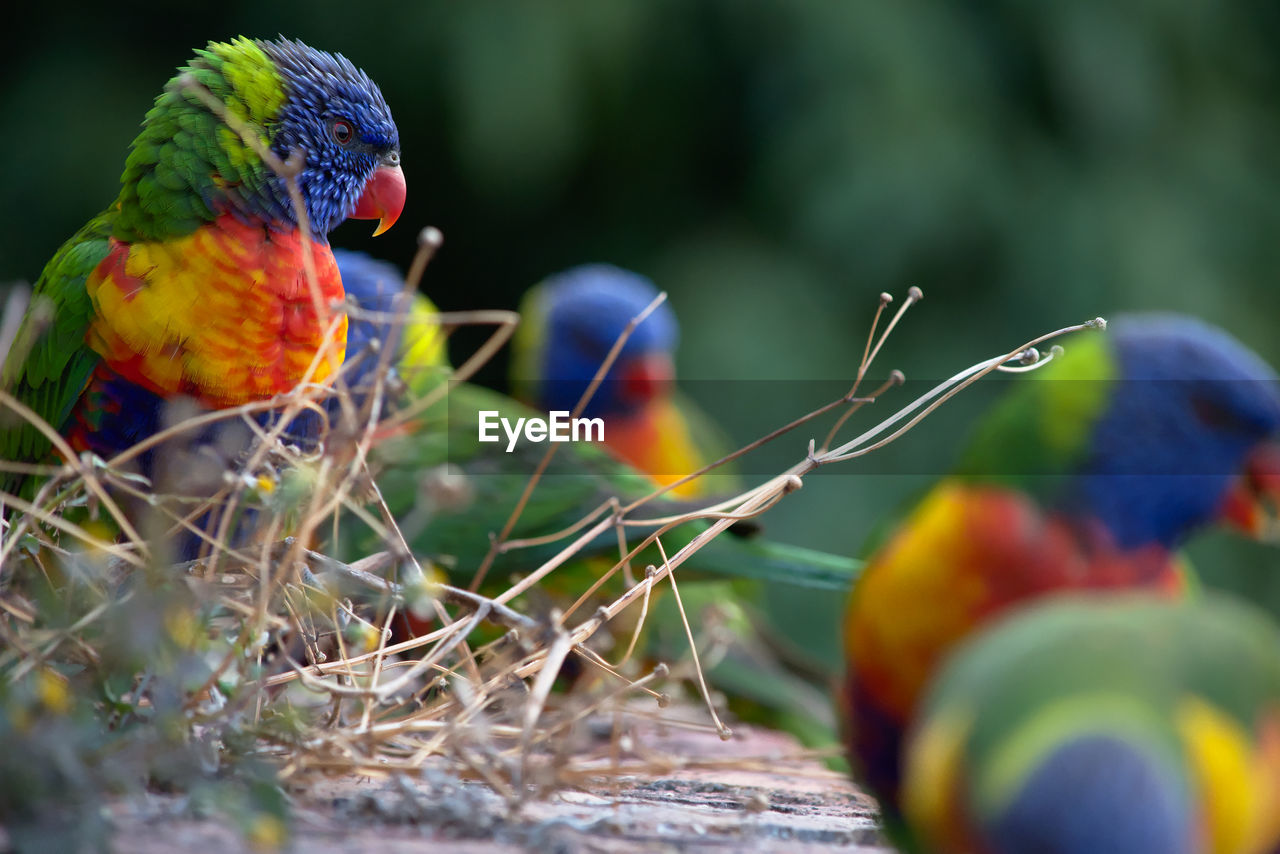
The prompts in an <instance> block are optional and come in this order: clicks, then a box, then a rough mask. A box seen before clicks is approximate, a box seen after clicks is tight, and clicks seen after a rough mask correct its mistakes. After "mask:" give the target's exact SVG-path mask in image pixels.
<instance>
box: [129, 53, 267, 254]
mask: <svg viewBox="0 0 1280 854" xmlns="http://www.w3.org/2000/svg"><path fill="white" fill-rule="evenodd" d="M187 80H189V81H191V82H192V83H194V84H198V85H199V86H202V87H204V88H205V89H207V90H208V92H209V93H210V94H212V95H213V97H214V98H215V99H216V100H217V101H218V102H220V103H222V104H223V105H225V107H226V111H227V113H228V114H230V115H231V116H233V117H234V118H235V119H239V120H240V121H241V122H242V123H244V125H245V126H246V127H248V128H251V129H253V130H255V131H257V132H259V137H258V138H259V141H260V142H261V143H262V145H263V146H264V147H269V146H270V145H271V140H270V139H268V138H267V137H266V136H265V135H262V129H263V128H265V127H268V126H269V125H270V124H271V122H272V121H273V120H274V119H275V118H276V116H277V114H278V113H279V111H280V108H281V106H282V105H283V103H284V100H285V91H284V83H283V81H282V79H281V77H280V74H279V72H278V71H277V70H276V68H275V65H274V64H273V63H272V62H271V60H270V59H269V58H268V57H267V55H266V54H265V53H263V51H262V48H261V47H259V46H258V44H257V43H256V42H254V41H253V40H252V39H247V38H243V37H241V38H236V39H233V40H232V41H230V42H226V43H219V42H212V43H210V44H209V46H208V47H207V48H205V49H204V50H197V51H196V58H195V59H194V60H193V61H192V62H191V63H190V64H189V65H187V66H185V67H183V68H181V69H179V72H178V75H177V76H176V77H174V78H173V80H171V81H170V82H169V85H168V86H166V87H165V90H164V92H163V93H161V95H160V96H159V97H158V98H156V103H155V106H153V107H152V108H151V109H150V110H149V111H148V112H147V117H146V119H145V121H144V123H143V127H142V132H141V133H140V134H139V135H138V137H137V139H135V140H134V142H133V146H132V148H131V149H130V151H129V157H128V159H127V160H126V161H125V168H124V174H123V175H122V176H121V179H120V180H121V184H122V187H121V190H120V197H119V199H118V200H117V206H118V210H119V213H118V215H116V216H115V217H114V221H113V225H112V227H113V236H114V237H115V238H117V239H119V240H123V241H126V242H134V241H137V240H167V239H169V238H173V237H179V236H182V235H186V234H190V233H191V232H193V231H195V230H196V229H197V228H199V227H200V226H201V225H203V224H204V223H206V222H211V221H213V219H214V218H215V216H216V212H215V211H214V210H213V209H212V207H211V206H210V204H209V200H210V199H212V198H214V197H216V196H217V195H218V191H219V190H221V189H222V188H227V187H237V188H241V189H240V190H239V192H240V193H241V194H242V195H244V196H253V195H258V194H260V193H261V192H262V190H263V187H264V185H265V183H266V181H267V180H268V178H269V176H270V175H271V173H270V170H269V169H268V167H267V166H266V164H265V163H263V162H262V160H261V158H260V157H259V156H258V154H257V153H256V152H255V151H253V149H252V148H251V147H250V146H249V144H248V143H247V142H246V141H245V140H244V138H243V137H242V136H241V135H240V133H238V132H237V131H236V130H233V129H232V128H231V127H228V125H227V124H226V123H225V122H223V121H222V119H221V118H219V116H218V115H217V114H215V113H214V112H213V111H212V110H210V109H209V107H208V106H207V105H206V104H205V103H204V102H203V101H202V100H201V99H200V97H199V95H198V94H197V93H196V92H195V91H193V89H192V88H191V87H189V86H185V85H184V82H185V81H187Z"/></svg>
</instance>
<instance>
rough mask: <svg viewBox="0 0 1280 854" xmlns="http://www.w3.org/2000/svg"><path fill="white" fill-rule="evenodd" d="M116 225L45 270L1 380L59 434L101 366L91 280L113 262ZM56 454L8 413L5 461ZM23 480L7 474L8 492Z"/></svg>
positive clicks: (2, 426)
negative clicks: (92, 338) (91, 335)
mask: <svg viewBox="0 0 1280 854" xmlns="http://www.w3.org/2000/svg"><path fill="white" fill-rule="evenodd" d="M111 224H112V216H111V213H110V212H107V213H104V214H102V215H100V216H98V217H96V218H95V219H93V220H91V221H90V222H89V223H88V224H87V225H85V226H84V227H83V228H82V229H80V231H79V232H77V233H76V235H75V236H74V237H72V238H71V239H70V240H68V241H67V242H66V243H64V244H63V245H62V247H61V248H60V249H59V250H58V252H57V254H55V255H54V256H53V258H52V259H51V260H50V261H49V263H48V265H46V266H45V268H44V272H43V273H41V275H40V279H39V280H38V281H37V282H36V287H35V292H34V294H33V296H32V301H31V305H30V307H29V308H28V309H27V315H26V317H24V318H23V322H22V326H21V328H20V332H19V335H18V340H17V341H16V342H15V343H14V347H13V351H12V352H11V353H10V354H9V357H8V358H7V359H6V360H5V363H4V369H3V374H0V385H3V387H4V388H5V390H7V391H8V392H9V393H10V394H12V395H13V396H14V397H16V398H17V399H18V400H19V401H20V402H21V403H23V404H25V405H27V406H29V407H30V408H31V409H33V410H35V412H36V414H38V415H39V416H40V417H41V418H43V419H44V420H45V421H47V422H49V424H50V425H52V426H53V428H54V429H55V430H59V431H61V430H63V428H64V427H65V426H66V424H67V421H68V419H69V418H70V416H71V410H72V407H73V406H74V405H75V402H76V401H77V400H78V399H79V397H80V394H81V392H83V391H84V387H85V385H86V384H87V383H88V381H89V377H90V375H91V374H92V373H93V369H94V366H95V365H97V363H98V355H97V354H96V353H95V352H93V350H91V349H90V348H89V346H88V344H86V343H85V334H86V333H87V332H88V329H89V324H90V321H91V319H92V316H93V305H92V304H91V302H90V300H89V295H88V293H87V292H86V291H85V279H87V278H88V276H89V274H90V273H91V272H92V271H93V269H94V268H95V267H96V266H97V265H98V264H99V263H100V262H101V261H102V259H103V258H105V257H106V256H107V252H108V248H109V246H108V238H109V237H110V234H111ZM51 448H52V444H51V443H50V441H49V440H48V439H47V438H46V437H45V436H44V435H43V434H42V433H41V432H40V431H39V430H38V429H36V428H35V427H34V426H32V425H31V424H29V423H28V422H26V421H25V420H24V419H21V418H20V417H18V416H17V414H16V413H13V412H0V455H3V457H4V459H6V460H19V461H24V462H38V461H40V460H43V459H45V458H46V457H47V456H48V454H49V452H50V450H51ZM22 481H23V478H22V477H21V476H20V475H14V474H11V473H0V488H2V489H3V490H4V491H6V492H12V491H14V490H15V489H17V488H19V486H20V484H21V483H22Z"/></svg>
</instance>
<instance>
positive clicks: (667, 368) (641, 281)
mask: <svg viewBox="0 0 1280 854" xmlns="http://www.w3.org/2000/svg"><path fill="white" fill-rule="evenodd" d="M657 296H658V289H657V287H655V286H654V284H653V282H651V281H650V280H649V279H647V278H645V277H644V276H641V275H639V274H637V273H632V272H630V271H627V270H623V269H620V268H618V267H614V266H612V265H609V264H584V265H582V266H579V267H573V268H572V269H569V270H565V271H564V272H562V273H557V274H556V275H554V276H551V277H549V278H548V279H546V280H545V281H543V282H542V283H540V284H538V285H536V286H535V287H533V288H531V289H530V290H529V292H528V293H527V294H526V295H525V297H524V299H523V300H522V301H521V304H520V327H519V328H518V329H517V331H516V336H515V339H514V341H513V343H512V347H513V355H512V366H511V383H512V389H513V391H514V393H515V395H516V397H517V398H518V399H519V400H521V401H522V402H523V403H525V404H527V405H529V406H531V407H533V408H534V409H538V410H542V411H544V412H550V411H554V410H562V411H572V410H573V408H574V406H575V405H576V404H577V402H578V399H579V398H580V397H581V396H582V393H583V392H584V391H585V390H586V389H587V386H588V384H589V383H590V381H591V379H592V378H593V377H594V376H595V374H596V371H597V370H598V369H599V367H600V365H601V364H602V363H603V362H604V360H605V356H606V355H607V354H608V352H609V350H610V348H611V347H613V345H614V342H615V341H616V340H617V339H618V337H619V336H620V335H621V334H622V332H623V330H624V329H625V328H626V326H627V323H628V322H629V321H630V320H631V319H632V318H634V317H636V316H637V315H638V314H640V312H641V311H643V310H644V309H645V307H646V306H648V305H649V304H650V303H651V302H653V300H654V298H656V297H657ZM678 338H679V326H678V324H677V321H676V316H675V312H674V311H673V310H672V309H671V306H670V304H669V303H667V302H663V303H662V304H660V305H659V306H658V307H657V308H656V309H655V310H654V311H653V312H652V313H651V314H650V315H649V316H648V317H646V318H645V319H644V321H643V322H641V323H640V324H639V325H638V326H637V327H636V329H635V330H634V331H633V332H632V334H631V336H630V337H629V338H628V339H627V342H626V344H625V345H624V346H623V349H622V351H621V353H620V354H619V355H618V358H617V360H616V361H615V362H614V364H613V367H612V368H611V369H610V371H609V373H608V375H607V376H606V377H605V380H604V382H602V383H601V384H600V387H599V388H598V389H597V390H596V392H595V394H594V395H593V396H592V398H591V400H590V402H589V403H588V404H587V406H586V408H585V409H584V410H583V413H582V414H583V416H584V417H588V418H601V419H603V421H604V425H605V428H604V441H605V445H606V446H607V447H608V448H609V450H610V451H612V452H613V453H614V454H615V455H616V456H617V457H619V458H620V459H622V460H624V461H625V462H627V463H629V464H631V465H632V466H634V467H635V468H636V469H638V470H640V471H642V472H644V473H646V474H648V475H649V476H650V477H652V478H653V479H654V480H656V481H657V482H658V483H661V484H667V483H671V482H673V481H676V480H679V479H680V478H682V477H684V476H685V475H687V474H690V473H691V472H694V471H697V470H698V469H699V468H701V467H702V466H704V465H706V464H707V463H710V462H714V461H715V460H717V459H719V458H720V457H722V456H724V455H725V454H726V453H727V452H728V451H729V450H731V449H730V447H729V442H728V440H727V439H725V438H724V437H723V436H722V435H721V434H720V432H719V431H718V430H717V428H716V427H715V426H714V425H713V424H712V423H711V422H710V420H709V419H708V418H707V417H706V416H705V415H703V414H702V413H700V412H699V411H698V409H697V408H696V407H694V406H693V405H691V403H690V402H689V401H687V400H685V399H684V398H683V397H682V396H680V395H679V393H678V391H677V390H676V389H675V382H674V380H675V361H674V354H675V348H676V343H677V340H678ZM709 484H716V485H717V488H716V489H714V490H713V489H709V488H708V485H709ZM730 488H732V487H731V486H730V485H728V484H727V483H726V482H725V480H724V477H723V473H721V472H720V470H717V474H716V475H713V476H704V477H702V478H699V479H698V480H694V481H690V482H689V483H687V484H682V485H681V486H679V487H676V488H675V490H674V493H675V494H676V495H679V496H683V497H695V496H699V495H704V494H708V493H709V492H712V491H719V492H724V491H728V490H729V489H730Z"/></svg>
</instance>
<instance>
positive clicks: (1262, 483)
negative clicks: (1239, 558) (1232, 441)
mask: <svg viewBox="0 0 1280 854" xmlns="http://www.w3.org/2000/svg"><path fill="white" fill-rule="evenodd" d="M1278 510H1280V444H1272V443H1267V444H1264V445H1259V446H1258V447H1257V448H1255V449H1254V450H1253V451H1252V452H1251V453H1250V454H1249V457H1248V459H1246V460H1245V467H1244V473H1243V474H1242V475H1241V476H1240V478H1239V479H1238V480H1237V481H1236V484H1235V486H1234V487H1233V488H1232V490H1231V492H1230V493H1228V494H1227V497H1226V500H1225V501H1223V504H1222V517H1223V518H1224V519H1226V520H1227V521H1228V522H1230V523H1231V524H1233V525H1235V526H1236V527H1237V528H1239V529H1240V530H1242V531H1243V532H1244V533H1246V534H1248V535H1249V536H1251V537H1253V538H1255V539H1268V538H1269V535H1270V534H1271V533H1272V531H1271V529H1272V527H1273V526H1272V525H1271V524H1270V523H1271V522H1273V521H1274V520H1275V519H1276V517H1277V511H1278Z"/></svg>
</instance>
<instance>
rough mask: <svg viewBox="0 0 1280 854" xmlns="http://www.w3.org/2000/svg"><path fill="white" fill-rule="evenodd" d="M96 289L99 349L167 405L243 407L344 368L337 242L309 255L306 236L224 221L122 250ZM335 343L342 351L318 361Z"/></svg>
mask: <svg viewBox="0 0 1280 854" xmlns="http://www.w3.org/2000/svg"><path fill="white" fill-rule="evenodd" d="M308 250H309V251H310V253H311V256H312V259H313V260H314V265H315V270H316V279H317V282H316V284H317V286H318V287H316V288H315V289H314V290H315V293H313V289H312V287H311V285H310V284H309V282H308V279H307V275H306V272H305V270H306V267H305V260H304V257H303V253H304V252H306V251H308ZM87 288H88V291H89V295H90V297H91V298H92V299H93V302H94V307H95V309H96V311H97V316H96V318H95V320H94V323H93V325H92V327H91V328H90V331H89V335H88V342H89V346H91V347H92V348H93V349H94V350H95V351H96V352H98V353H99V354H101V355H102V357H103V360H104V361H105V362H106V363H107V364H108V365H109V366H110V367H111V368H112V369H113V370H115V371H116V372H117V373H119V374H120V375H121V376H124V377H126V378H127V379H129V380H131V381H133V382H136V383H138V384H139V385H141V386H143V387H144V388H147V389H150V390H151V391H154V392H156V393H157V394H160V395H162V396H170V395H174V394H189V395H192V396H193V397H195V398H197V399H199V400H200V401H201V402H202V403H204V404H205V405H207V406H212V407H217V408H220V407H228V406H236V405H239V404H242V403H247V402H250V401H254V400H261V399H264V398H268V397H271V396H272V395H275V394H278V393H281V392H286V391H289V390H290V389H292V388H293V387H294V386H296V385H297V384H298V383H299V382H300V381H302V380H303V379H304V378H306V377H307V376H308V371H309V370H310V371H311V374H310V378H311V379H312V380H313V381H319V380H323V379H324V378H325V377H327V376H328V375H329V374H331V373H332V372H333V370H334V369H335V368H336V367H337V366H338V365H340V364H341V363H342V358H343V349H344V346H345V342H346V318H345V316H343V315H341V314H335V313H334V312H333V310H332V309H331V308H330V305H331V303H333V302H335V301H337V300H341V299H342V296H343V291H342V280H341V277H340V276H339V274H338V268H337V264H336V263H335V262H334V260H333V253H332V252H330V250H329V247H328V246H327V245H324V244H319V243H315V242H314V241H313V242H311V244H310V246H309V247H308V246H304V244H303V242H302V239H301V237H300V236H299V235H298V233H297V232H296V231H293V232H280V231H275V230H272V229H268V228H264V227H254V226H249V225H246V224H244V223H242V222H239V221H237V220H236V219H235V218H234V217H231V216H229V215H224V216H222V217H219V218H218V219H217V220H215V221H214V222H213V223H210V224H209V225H207V226H204V227H203V228H201V229H199V230H198V231H196V232H194V233H193V234H191V235H188V236H187V237H183V238H179V239H176V240H170V241H165V242H163V243H134V244H125V243H117V242H114V241H113V244H112V248H111V252H110V254H109V255H108V256H107V257H106V258H105V259H104V260H103V261H102V263H101V264H99V265H98V267H97V269H96V270H95V271H94V272H93V274H92V275H90V277H89V280H88V282H87ZM326 336H328V338H329V339H330V340H331V341H332V344H331V345H330V346H329V349H328V352H327V353H326V354H324V355H323V356H321V357H320V358H317V356H318V354H319V353H320V350H321V348H322V346H324V344H325V341H326ZM313 363H314V368H312V365H313Z"/></svg>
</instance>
